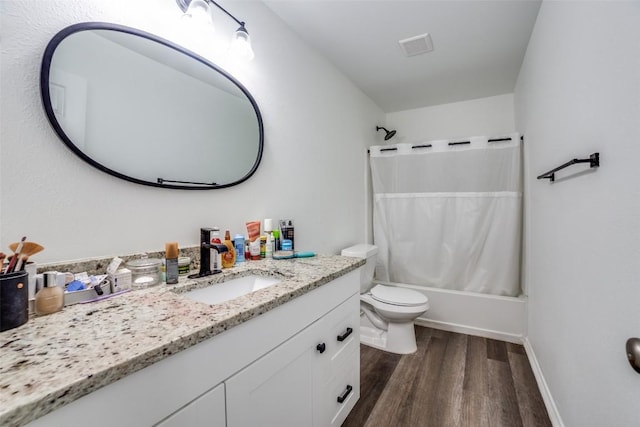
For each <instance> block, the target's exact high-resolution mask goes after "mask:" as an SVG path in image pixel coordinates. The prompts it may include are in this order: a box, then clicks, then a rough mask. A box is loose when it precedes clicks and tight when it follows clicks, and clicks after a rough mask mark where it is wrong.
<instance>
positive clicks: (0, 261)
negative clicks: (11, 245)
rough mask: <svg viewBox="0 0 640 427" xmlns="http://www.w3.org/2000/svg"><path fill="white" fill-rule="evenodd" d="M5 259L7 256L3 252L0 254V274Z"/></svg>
mask: <svg viewBox="0 0 640 427" xmlns="http://www.w3.org/2000/svg"><path fill="white" fill-rule="evenodd" d="M6 257H7V254H5V253H4V252H0V272H2V268H3V267H4V259H5V258H6Z"/></svg>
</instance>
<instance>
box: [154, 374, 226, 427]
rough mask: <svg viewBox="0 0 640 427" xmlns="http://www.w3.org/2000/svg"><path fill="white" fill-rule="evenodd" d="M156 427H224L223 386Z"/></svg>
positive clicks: (201, 397) (215, 388)
mask: <svg viewBox="0 0 640 427" xmlns="http://www.w3.org/2000/svg"><path fill="white" fill-rule="evenodd" d="M156 426H157V427H225V426H226V417H225V396H224V384H219V385H218V386H217V387H214V388H213V389H212V390H209V391H208V392H206V393H205V394H204V395H202V396H200V397H199V398H197V399H196V400H194V401H193V402H191V403H189V404H188V405H187V406H185V407H184V408H182V409H179V410H178V411H176V412H174V413H173V414H172V415H170V416H169V418H167V419H165V420H164V421H161V422H160V423H158V424H156Z"/></svg>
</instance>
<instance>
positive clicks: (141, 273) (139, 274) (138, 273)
mask: <svg viewBox="0 0 640 427" xmlns="http://www.w3.org/2000/svg"><path fill="white" fill-rule="evenodd" d="M161 265H162V260H160V259H158V258H140V259H133V260H131V261H128V262H127V268H128V269H129V270H131V287H132V288H133V289H144V288H148V287H150V286H155V285H157V284H159V283H160V282H162V277H161V275H160V266H161Z"/></svg>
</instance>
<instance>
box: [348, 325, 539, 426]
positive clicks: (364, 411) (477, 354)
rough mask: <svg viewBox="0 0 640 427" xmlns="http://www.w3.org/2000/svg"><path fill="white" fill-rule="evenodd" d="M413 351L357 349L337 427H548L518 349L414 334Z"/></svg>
mask: <svg viewBox="0 0 640 427" xmlns="http://www.w3.org/2000/svg"><path fill="white" fill-rule="evenodd" d="M416 341H417V343H418V351H417V352H416V353H414V354H409V355H402V356H401V355H397V354H391V353H386V352H383V351H380V350H376V349H373V348H371V347H367V346H365V345H362V346H361V353H360V360H361V367H360V371H361V379H360V382H361V392H360V400H359V401H358V403H357V404H356V406H355V408H354V409H353V411H352V412H351V414H350V415H349V417H348V418H347V419H346V421H345V422H344V424H343V427H361V426H366V427H374V426H380V427H390V426H393V427H414V426H416V427H445V426H446V427H448V426H456V427H457V426H465V427H482V426H492V427H493V426H505V427H518V426H523V427H530V426H535V427H538V426H551V422H550V421H549V416H548V415H547V411H546V409H545V407H544V403H543V401H542V396H541V395H540V392H539V390H538V387H537V385H536V381H535V378H534V376H533V372H532V371H531V366H530V365H529V359H528V358H527V355H526V353H525V352H524V348H523V347H522V346H521V345H516V344H510V343H505V342H502V341H496V340H492V339H488V338H480V337H474V336H471V335H463V334H457V333H453V332H446V331H440V330H437V329H431V328H423V327H418V326H416Z"/></svg>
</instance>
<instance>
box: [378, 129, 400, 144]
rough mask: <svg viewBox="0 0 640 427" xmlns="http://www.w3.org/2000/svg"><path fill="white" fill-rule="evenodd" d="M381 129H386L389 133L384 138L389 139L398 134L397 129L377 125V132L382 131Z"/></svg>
mask: <svg viewBox="0 0 640 427" xmlns="http://www.w3.org/2000/svg"><path fill="white" fill-rule="evenodd" d="M380 129H382V130H383V131H385V132H386V133H387V134H386V135H385V136H384V140H385V141H388V140H390V139H391V138H393V136H394V135H395V134H396V131H395V130H386V129H385V128H383V127H382V126H376V132H378V131H380Z"/></svg>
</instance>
